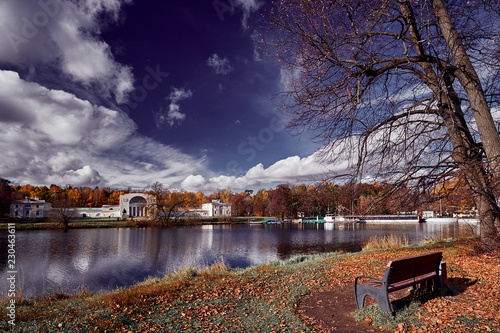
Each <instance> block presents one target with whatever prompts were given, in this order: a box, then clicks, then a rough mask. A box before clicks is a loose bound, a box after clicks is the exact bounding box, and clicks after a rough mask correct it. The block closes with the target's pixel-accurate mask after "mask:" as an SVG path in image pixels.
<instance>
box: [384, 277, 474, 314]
mask: <svg viewBox="0 0 500 333" xmlns="http://www.w3.org/2000/svg"><path fill="white" fill-rule="evenodd" d="M477 282H478V281H477V280H471V279H467V278H450V279H448V280H447V281H446V283H445V288H443V289H441V290H436V291H433V290H428V289H426V288H419V289H416V290H412V291H410V292H409V293H408V292H407V293H406V296H404V297H401V298H399V299H394V300H391V306H392V308H393V310H394V311H395V312H398V310H400V309H403V308H407V307H408V306H410V304H411V303H412V302H415V301H417V302H419V303H420V304H425V303H427V302H428V301H430V300H432V299H435V298H439V297H444V296H458V295H460V294H462V293H463V292H465V291H466V290H467V288H468V287H470V286H472V285H474V284H476V283H477Z"/></svg>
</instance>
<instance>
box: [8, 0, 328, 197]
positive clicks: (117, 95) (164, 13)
mask: <svg viewBox="0 0 500 333" xmlns="http://www.w3.org/2000/svg"><path fill="white" fill-rule="evenodd" d="M269 7H270V2H269V1H267V2H266V1H263V0H261V1H257V0H216V1H213V0H204V1H201V0H196V1H195V0H192V1H189V0H188V1H186V0H168V1H153V0H141V1H138V0H135V1H119V0H81V1H78V2H76V3H75V2H68V1H63V0H22V1H19V0H0V39H1V42H0V86H1V87H2V89H1V91H0V150H1V151H2V159H1V160H0V177H2V178H5V179H8V180H10V181H12V182H13V183H21V184H25V183H30V184H33V185H50V184H59V185H65V184H71V185H74V186H111V187H114V188H123V187H128V186H130V187H133V188H144V187H145V186H147V185H149V184H152V183H153V182H155V181H159V182H161V183H163V184H164V185H166V186H169V187H171V188H177V189H180V188H183V189H186V190H190V191H198V190H201V191H204V192H210V191H213V190H215V189H217V188H226V187H230V188H231V189H232V190H234V191H243V190H244V189H247V188H252V189H258V188H269V187H272V186H275V185H276V184H279V183H291V184H293V183H300V182H306V183H307V182H312V181H318V180H321V179H322V178H324V177H325V172H326V169H325V167H324V165H323V166H322V165H320V163H319V161H318V159H317V153H318V149H320V148H321V146H320V145H319V144H315V143H312V142H311V140H309V138H308V136H307V135H303V136H301V137H296V136H292V135H290V133H289V132H288V131H287V130H286V129H285V128H284V127H285V125H286V119H285V118H284V117H283V116H282V115H281V114H280V113H279V112H278V110H277V106H276V104H277V101H278V100H277V99H276V98H275V95H276V94H277V93H279V92H280V91H283V89H284V83H285V82H286V81H287V80H290V78H291V76H290V75H287V73H286V71H283V70H281V69H280V67H279V66H278V64H277V62H276V61H275V60H274V59H272V58H270V57H268V56H267V55H266V54H264V53H263V52H262V51H261V49H260V45H259V43H258V42H257V40H258V34H259V31H257V30H256V29H255V28H249V27H248V26H251V27H255V26H258V25H260V24H262V21H261V14H262V13H263V12H264V11H265V10H266V9H269Z"/></svg>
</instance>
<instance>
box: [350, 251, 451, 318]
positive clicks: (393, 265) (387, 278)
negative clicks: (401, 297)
mask: <svg viewBox="0 0 500 333" xmlns="http://www.w3.org/2000/svg"><path fill="white" fill-rule="evenodd" d="M442 258H443V254H442V253H441V252H433V253H429V254H424V255H420V256H416V257H408V258H404V259H398V260H393V261H389V263H388V264H387V268H386V269H385V273H384V277H383V278H382V280H379V279H375V278H372V277H369V276H359V277H357V278H356V280H355V281H354V295H355V297H356V306H357V307H358V309H361V308H362V307H363V306H364V301H365V297H366V296H368V295H370V296H372V297H373V298H374V299H375V301H376V302H377V303H378V305H379V306H380V308H381V309H382V311H386V312H389V313H392V310H391V303H390V302H389V293H391V292H394V291H397V290H401V289H404V288H407V287H413V288H416V286H417V285H418V284H422V283H424V282H428V281H429V282H430V281H432V285H433V287H434V289H436V288H442V287H443V278H444V279H446V264H445V263H443V264H441V259H442ZM362 279H365V280H367V281H365V282H362ZM358 280H360V281H358Z"/></svg>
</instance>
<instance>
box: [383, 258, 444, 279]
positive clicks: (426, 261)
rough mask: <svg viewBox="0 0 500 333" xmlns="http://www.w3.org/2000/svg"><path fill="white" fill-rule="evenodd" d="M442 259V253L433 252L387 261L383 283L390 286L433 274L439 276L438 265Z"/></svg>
mask: <svg viewBox="0 0 500 333" xmlns="http://www.w3.org/2000/svg"><path fill="white" fill-rule="evenodd" d="M442 258H443V254H442V252H433V253H429V254H423V255H420V256H415V257H408V258H403V259H398V260H393V261H389V263H388V264H387V269H386V270H385V274H384V281H385V282H387V284H392V283H397V282H400V281H404V280H408V279H412V278H414V277H418V276H421V275H425V274H429V273H433V272H436V274H439V263H440V262H441V259H442Z"/></svg>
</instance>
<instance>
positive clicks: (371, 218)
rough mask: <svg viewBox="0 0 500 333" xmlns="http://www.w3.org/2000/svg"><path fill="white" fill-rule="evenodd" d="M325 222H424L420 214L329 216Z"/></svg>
mask: <svg viewBox="0 0 500 333" xmlns="http://www.w3.org/2000/svg"><path fill="white" fill-rule="evenodd" d="M325 222H358V223H365V222H367V223H386V222H387V223H395V222H397V223H407V222H416V223H418V222H422V219H421V217H420V215H418V214H398V215H343V216H342V215H333V214H327V215H326V216H325Z"/></svg>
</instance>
